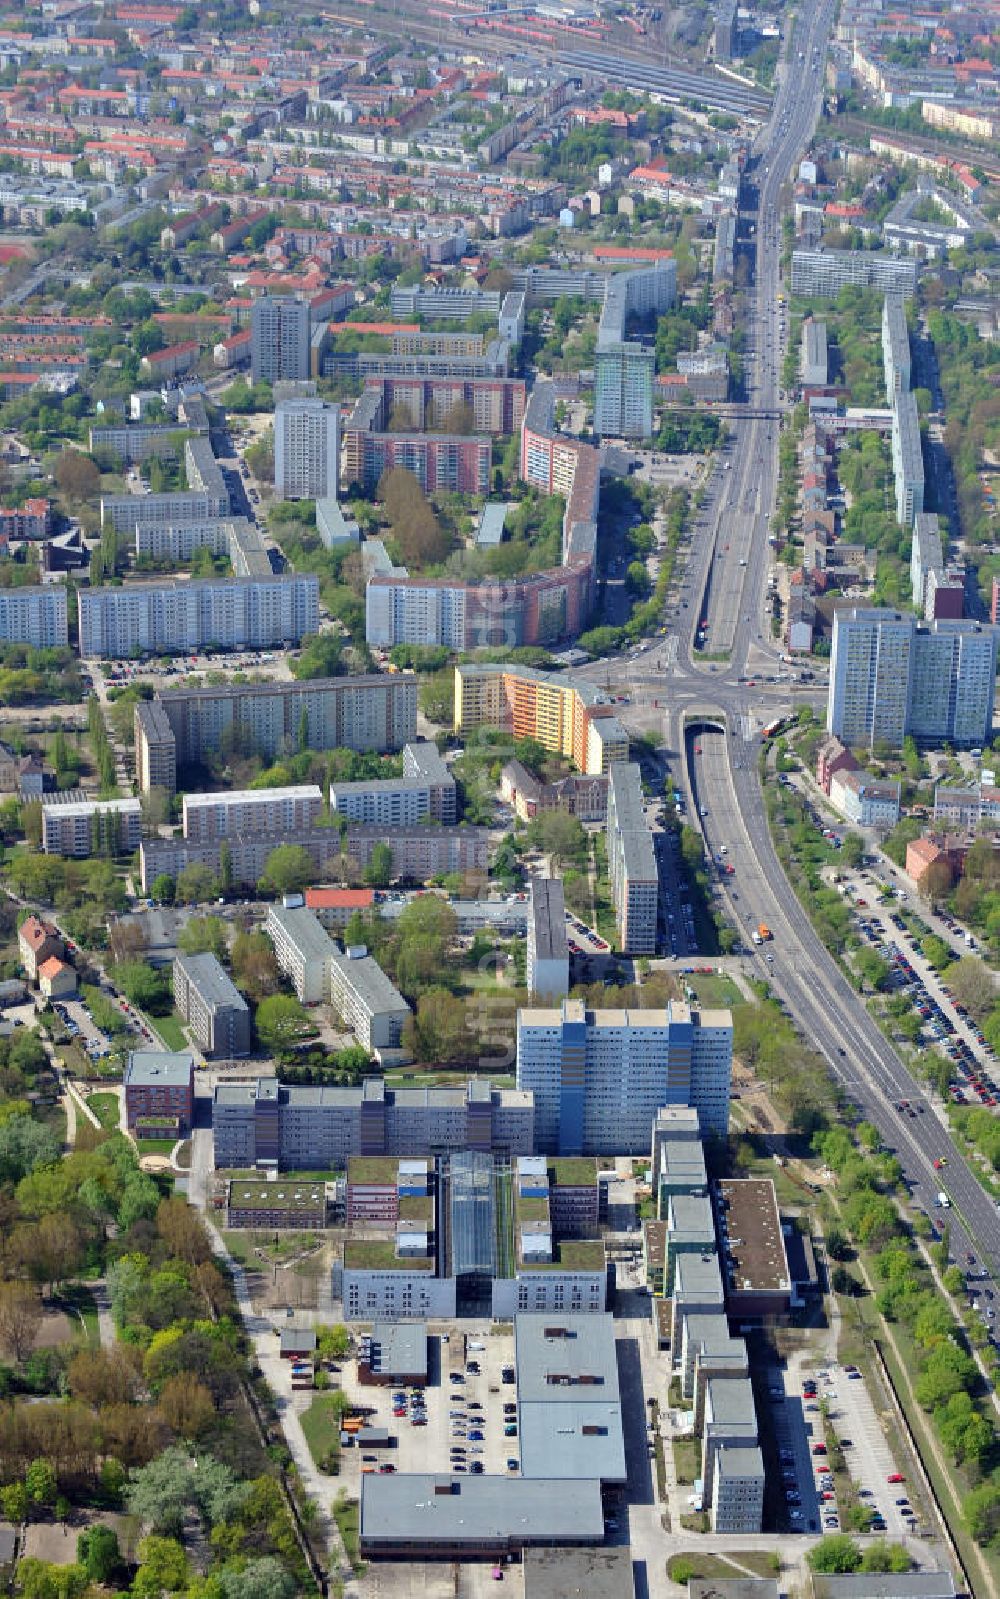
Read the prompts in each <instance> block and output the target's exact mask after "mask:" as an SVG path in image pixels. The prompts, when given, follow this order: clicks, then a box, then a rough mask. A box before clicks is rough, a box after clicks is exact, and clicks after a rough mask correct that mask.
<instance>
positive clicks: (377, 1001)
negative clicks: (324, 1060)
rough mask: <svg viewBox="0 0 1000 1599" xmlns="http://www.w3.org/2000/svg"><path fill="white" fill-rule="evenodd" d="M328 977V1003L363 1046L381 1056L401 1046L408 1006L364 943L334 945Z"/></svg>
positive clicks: (398, 1049) (395, 1050)
mask: <svg viewBox="0 0 1000 1599" xmlns="http://www.w3.org/2000/svg"><path fill="white" fill-rule="evenodd" d="M329 981H330V1003H331V1005H333V1007H334V1008H335V1010H337V1011H338V1012H339V1014H340V1016H341V1018H342V1019H343V1020H344V1021H345V1022H346V1023H347V1025H348V1027H349V1028H350V1029H351V1031H352V1032H353V1034H354V1036H355V1038H356V1039H357V1041H358V1043H359V1044H360V1045H361V1046H362V1048H363V1049H367V1050H368V1051H369V1052H370V1053H371V1054H373V1055H378V1056H380V1057H384V1056H385V1055H386V1054H390V1055H392V1054H397V1053H399V1052H400V1051H401V1050H402V1047H403V1027H404V1025H405V1023H406V1018H407V1017H408V1016H409V1014H410V1007H409V1005H408V1004H407V1003H406V1000H405V999H404V998H403V996H402V994H400V993H399V991H398V990H397V989H396V988H395V986H394V985H393V984H392V983H391V982H390V980H389V978H388V977H387V976H386V975H385V972H384V971H383V970H382V968H381V966H380V965H379V963H378V961H377V960H375V958H374V957H373V956H371V955H369V954H368V952H367V950H365V948H364V946H363V945H362V946H361V947H360V948H355V947H354V946H349V947H348V949H347V950H346V951H345V953H344V954H343V955H342V954H341V953H340V952H339V950H337V949H334V951H333V953H332V955H331V958H330V966H329Z"/></svg>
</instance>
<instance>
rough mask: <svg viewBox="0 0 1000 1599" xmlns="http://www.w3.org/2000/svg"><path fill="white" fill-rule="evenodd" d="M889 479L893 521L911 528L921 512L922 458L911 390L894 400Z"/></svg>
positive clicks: (917, 419)
mask: <svg viewBox="0 0 1000 1599" xmlns="http://www.w3.org/2000/svg"><path fill="white" fill-rule="evenodd" d="M892 476H893V482H894V485H895V490H896V521H897V522H899V523H900V524H901V525H902V526H903V527H912V526H913V521H914V518H915V517H916V516H919V514H920V513H921V511H922V510H923V508H924V454H923V447H922V445H921V441H920V418H919V416H918V414H917V399H916V395H915V394H914V393H913V391H912V389H905V390H901V391H900V392H899V393H898V394H896V395H894V396H893V406H892Z"/></svg>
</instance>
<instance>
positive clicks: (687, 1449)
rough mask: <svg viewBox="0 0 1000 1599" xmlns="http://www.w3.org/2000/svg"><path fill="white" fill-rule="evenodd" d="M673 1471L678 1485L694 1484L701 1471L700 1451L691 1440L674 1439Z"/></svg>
mask: <svg viewBox="0 0 1000 1599" xmlns="http://www.w3.org/2000/svg"><path fill="white" fill-rule="evenodd" d="M673 1444H674V1471H675V1472H676V1474H677V1481H678V1482H679V1483H689V1482H694V1480H695V1478H696V1477H697V1476H698V1473H699V1472H700V1471H701V1450H700V1449H699V1448H698V1445H697V1443H696V1442H695V1441H694V1439H693V1438H675V1439H674V1440H673Z"/></svg>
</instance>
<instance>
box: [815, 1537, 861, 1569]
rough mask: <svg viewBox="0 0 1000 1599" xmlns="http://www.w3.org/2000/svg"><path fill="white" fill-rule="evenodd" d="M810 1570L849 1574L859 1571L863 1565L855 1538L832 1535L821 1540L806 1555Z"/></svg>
mask: <svg viewBox="0 0 1000 1599" xmlns="http://www.w3.org/2000/svg"><path fill="white" fill-rule="evenodd" d="M806 1559H807V1561H808V1562H809V1565H810V1568H811V1569H812V1570H813V1571H820V1572H825V1573H828V1574H833V1573H847V1572H851V1571H857V1569H858V1567H859V1566H860V1564H861V1550H860V1549H859V1548H858V1546H857V1544H856V1543H855V1542H854V1539H853V1538H848V1536H847V1534H846V1533H843V1532H837V1533H831V1534H830V1536H829V1537H827V1538H821V1539H820V1541H819V1543H818V1544H816V1545H815V1546H814V1547H813V1548H812V1549H810V1551H809V1553H808V1554H807V1555H806Z"/></svg>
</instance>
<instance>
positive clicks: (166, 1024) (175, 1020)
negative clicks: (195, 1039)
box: [144, 1011, 191, 1049]
mask: <svg viewBox="0 0 1000 1599" xmlns="http://www.w3.org/2000/svg"><path fill="white" fill-rule="evenodd" d="M144 1020H145V1021H146V1022H147V1023H148V1025H149V1026H150V1027H152V1028H154V1029H155V1030H156V1032H158V1033H159V1035H160V1037H161V1038H162V1039H163V1042H164V1043H165V1044H166V1046H167V1048H168V1049H190V1047H191V1046H190V1045H189V1043H188V1041H187V1036H186V1034H185V1032H184V1024H183V1022H182V1021H181V1019H180V1017H179V1016H178V1014H177V1012H176V1011H171V1013H170V1015H169V1016H147V1017H145V1018H144Z"/></svg>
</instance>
